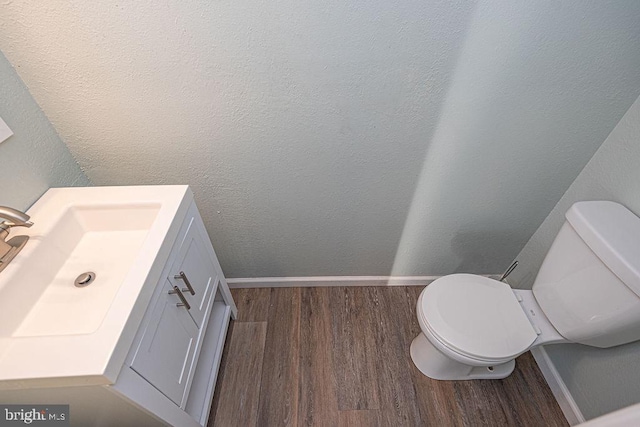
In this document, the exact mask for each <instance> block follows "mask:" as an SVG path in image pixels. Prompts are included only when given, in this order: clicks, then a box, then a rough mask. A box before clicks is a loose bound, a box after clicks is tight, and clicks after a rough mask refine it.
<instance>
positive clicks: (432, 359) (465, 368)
mask: <svg viewBox="0 0 640 427" xmlns="http://www.w3.org/2000/svg"><path fill="white" fill-rule="evenodd" d="M411 360H413V363H414V365H416V368H418V370H419V371H420V372H422V373H423V374H425V375H426V376H428V377H429V378H432V379H434V380H449V381H451V380H479V379H494V380H495V379H502V378H506V377H508V376H509V375H510V374H511V372H513V369H514V368H515V366H516V361H515V360H510V361H509V362H507V363H502V364H500V365H495V366H470V365H465V364H463V363H460V362H457V361H455V360H453V359H451V358H449V357H447V356H446V355H444V354H443V353H441V352H440V350H438V349H437V348H436V347H434V345H433V344H431V342H429V340H428V339H427V337H426V336H425V335H424V333H422V332H421V333H420V335H418V336H417V337H416V338H415V339H414V340H413V342H412V343H411Z"/></svg>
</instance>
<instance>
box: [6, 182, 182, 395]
mask: <svg viewBox="0 0 640 427" xmlns="http://www.w3.org/2000/svg"><path fill="white" fill-rule="evenodd" d="M192 200H193V195H192V194H191V192H190V191H189V190H188V187H187V186H144V187H84V188H61V189H51V190H49V191H48V192H47V193H45V194H44V195H43V196H42V197H41V198H40V200H38V201H37V202H36V203H35V204H34V205H33V206H32V208H31V209H29V210H28V214H29V215H31V221H33V223H34V225H33V226H32V227H31V228H20V227H15V228H14V229H12V231H11V236H10V237H12V236H17V235H28V236H30V238H29V241H28V242H27V244H26V246H25V247H24V248H23V249H22V251H21V252H20V253H19V254H18V255H17V256H16V257H15V258H14V259H13V260H12V261H11V263H10V264H9V265H8V266H7V267H6V268H5V269H4V270H3V271H2V272H0V388H2V385H3V381H7V380H13V379H15V380H17V379H20V380H21V381H24V380H25V379H29V378H40V379H42V378H52V377H60V376H65V375H69V372H73V373H74V375H77V374H78V372H80V373H81V374H83V375H87V376H89V375H92V376H100V377H101V378H102V379H101V381H105V378H107V379H110V380H114V379H115V378H114V375H115V374H114V373H111V374H109V372H108V371H109V369H110V367H112V366H119V365H121V364H122V359H123V358H124V356H125V353H124V350H123V351H122V353H121V354H120V353H119V352H118V349H119V348H123V349H125V348H128V346H129V345H130V344H131V340H132V339H133V332H132V331H135V330H136V329H137V328H138V326H139V322H140V321H141V319H142V315H143V313H144V311H139V310H137V309H136V307H139V306H140V307H146V305H147V304H148V302H149V299H150V297H151V290H152V289H154V288H155V286H156V284H157V283H158V281H159V280H160V277H161V271H160V270H161V269H162V266H163V265H164V263H165V262H166V259H165V258H166V257H167V256H168V253H169V250H170V249H171V242H172V241H173V239H175V236H176V235H177V232H178V229H177V228H178V227H179V225H180V223H181V220H182V217H183V216H184V215H185V214H186V209H187V207H188V206H189V203H191V201H192ZM166 242H169V243H168V244H167V243H166ZM163 257H164V258H163ZM158 266H160V267H158ZM85 272H94V273H95V279H94V280H93V281H92V282H91V283H90V284H88V285H87V286H84V287H77V286H75V284H74V282H75V279H76V278H77V277H78V276H79V275H80V274H82V273H85ZM114 348H115V349H116V350H115V351H114Z"/></svg>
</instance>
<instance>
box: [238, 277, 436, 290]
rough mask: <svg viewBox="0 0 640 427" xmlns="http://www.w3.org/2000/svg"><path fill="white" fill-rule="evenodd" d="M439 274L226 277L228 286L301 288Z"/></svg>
mask: <svg viewBox="0 0 640 427" xmlns="http://www.w3.org/2000/svg"><path fill="white" fill-rule="evenodd" d="M439 277H440V276H306V277H251V278H238V279H227V283H228V284H229V287H230V288H232V289H233V288H236V289H237V288H291V287H296V288H303V287H317V286H426V285H428V284H429V283H431V282H433V281H434V280H436V279H437V278H439Z"/></svg>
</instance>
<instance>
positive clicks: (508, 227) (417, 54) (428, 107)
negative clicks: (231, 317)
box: [0, 0, 640, 277]
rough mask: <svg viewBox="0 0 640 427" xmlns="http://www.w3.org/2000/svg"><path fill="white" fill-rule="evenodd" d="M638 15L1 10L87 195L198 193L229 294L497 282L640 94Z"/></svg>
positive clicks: (551, 6)
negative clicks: (302, 282) (447, 277)
mask: <svg viewBox="0 0 640 427" xmlns="http://www.w3.org/2000/svg"><path fill="white" fill-rule="evenodd" d="M638 22H640V2H633V1H614V2H607V1H597V2H585V1H563V2H556V1H536V2H530V1H511V0H508V1H507V0H503V1H496V0H491V1H479V2H473V1H435V0H431V1H419V0H408V1H404V2H393V1H382V0H374V1H360V2H356V1H343V0H329V1H321V2H299V1H296V0H275V1H255V0H220V1H215V2H213V1H208V0H207V1H204V0H202V1H189V2H184V1H179V0H168V1H164V2H162V3H161V4H160V3H158V2H156V1H152V0H146V1H136V2H126V1H122V2H115V3H114V2H112V1H92V2H82V1H75V2H74V1H71V2H54V3H48V4H47V6H46V7H43V6H42V2H41V1H38V0H27V1H21V2H13V3H11V2H10V3H8V4H5V5H3V10H2V14H1V16H0V49H2V50H3V51H4V52H5V54H6V55H7V57H8V58H9V59H10V61H11V62H12V64H14V65H15V66H16V67H18V70H19V73H20V75H21V77H22V78H23V80H24V81H25V82H26V83H27V86H28V87H29V90H30V91H31V93H32V94H33V96H34V97H35V99H36V100H37V101H38V102H39V104H40V105H41V106H42V108H43V110H44V111H45V113H46V114H47V116H48V117H49V118H50V119H51V121H52V123H53V124H54V126H55V127H56V129H57V130H58V132H59V134H60V135H61V137H62V139H63V140H64V141H65V143H66V144H67V145H68V146H69V147H70V149H71V151H72V153H73V154H74V156H75V157H76V158H77V159H78V161H79V163H80V165H81V166H82V167H83V169H84V170H85V171H86V173H87V175H88V176H89V178H91V180H92V181H93V182H94V183H95V184H99V185H106V184H163V183H187V184H190V185H192V186H193V188H194V190H195V194H196V198H197V202H198V205H199V207H200V210H201V211H202V214H203V217H204V220H205V223H206V225H207V229H208V230H209V232H210V234H211V236H212V240H213V244H214V246H215V248H216V250H217V252H218V254H219V256H220V261H221V264H222V265H223V267H224V270H225V273H226V274H227V275H228V276H229V277H256V276H257V277H259V276H307V275H387V274H390V273H391V272H393V274H399V275H410V274H421V275H422V274H424V275H437V274H446V273H450V272H454V271H469V272H477V273H496V272H499V271H500V270H502V269H503V268H504V267H505V266H506V265H507V264H508V262H509V261H510V260H511V259H512V258H513V256H514V254H515V253H517V252H518V251H519V250H520V249H521V247H522V246H523V245H524V243H525V242H526V241H527V240H528V239H529V237H530V236H531V234H532V233H533V232H534V231H535V229H536V228H537V227H538V225H539V224H540V223H541V222H542V220H543V219H544V218H545V216H546V215H547V214H548V212H549V211H550V210H551V208H552V207H553V206H554V205H555V203H556V202H557V201H558V199H559V198H560V196H561V195H562V194H563V193H564V191H565V190H566V188H567V187H568V186H569V184H570V183H571V182H572V181H573V179H574V178H575V176H576V175H577V174H578V172H579V171H580V170H581V169H582V167H583V166H584V164H586V162H587V161H588V159H589V158H590V157H591V155H592V154H593V153H594V152H595V150H596V149H597V148H598V146H599V145H600V144H601V142H602V141H603V140H604V139H605V137H606V135H607V134H608V133H609V132H610V131H611V129H612V128H613V127H614V126H615V124H616V123H617V122H618V121H619V119H620V117H622V115H623V113H624V112H625V111H626V110H627V109H628V108H629V106H630V105H631V103H632V102H633V100H634V99H635V98H636V97H637V96H638V95H639V94H640V73H639V72H638V70H640V48H639V47H640V43H639V39H640V26H638V25H637V23H638Z"/></svg>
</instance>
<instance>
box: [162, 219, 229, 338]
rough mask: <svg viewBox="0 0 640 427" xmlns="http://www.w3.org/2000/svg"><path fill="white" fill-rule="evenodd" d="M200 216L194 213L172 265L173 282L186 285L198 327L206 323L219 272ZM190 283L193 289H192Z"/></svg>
mask: <svg viewBox="0 0 640 427" xmlns="http://www.w3.org/2000/svg"><path fill="white" fill-rule="evenodd" d="M199 221H201V220H200V218H199V217H198V216H194V217H193V219H192V220H191V224H190V225H189V229H188V230H187V233H186V234H185V237H184V240H183V241H182V244H181V246H180V249H179V250H178V255H177V258H176V261H175V262H174V263H173V266H172V267H171V270H170V271H171V272H170V274H169V277H168V279H169V282H170V283H171V285H172V286H177V287H179V288H180V289H182V293H183V294H184V296H185V298H186V299H187V302H188V303H189V305H190V306H191V309H190V310H188V312H189V314H190V315H191V317H192V318H193V321H194V322H196V324H197V325H198V328H200V327H201V326H202V321H203V319H204V315H205V312H206V310H207V301H209V296H210V295H211V293H212V292H215V289H214V288H215V286H216V283H217V278H218V273H217V271H216V268H215V267H214V265H213V263H212V262H211V260H210V258H209V256H208V253H207V250H206V246H205V240H204V239H205V238H207V239H208V236H206V234H205V235H204V236H203V235H202V233H203V232H204V231H203V230H204V225H203V224H202V223H200V222H199ZM189 286H191V289H193V294H192V293H191V291H190V289H189Z"/></svg>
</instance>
